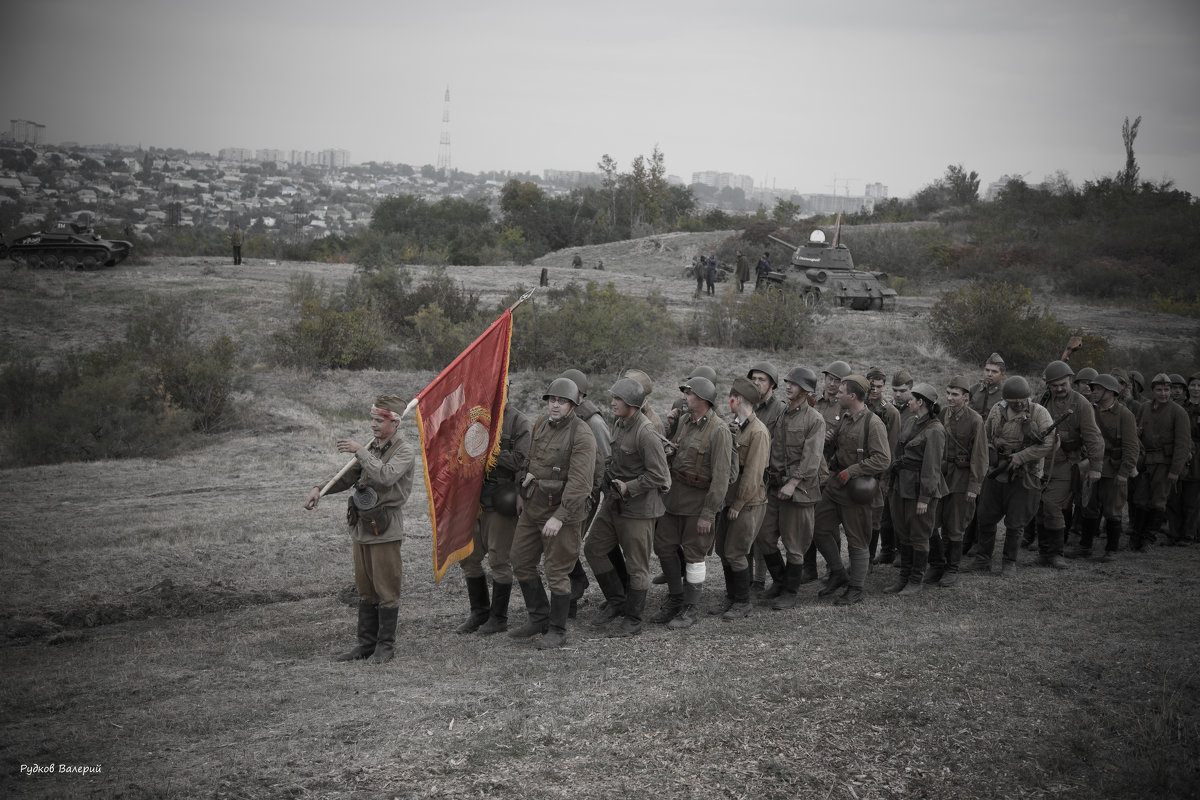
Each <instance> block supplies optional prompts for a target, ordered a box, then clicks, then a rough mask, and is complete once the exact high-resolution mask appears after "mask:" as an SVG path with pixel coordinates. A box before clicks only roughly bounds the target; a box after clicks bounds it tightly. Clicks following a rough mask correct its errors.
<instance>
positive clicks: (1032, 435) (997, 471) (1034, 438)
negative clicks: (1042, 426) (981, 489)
mask: <svg viewBox="0 0 1200 800" xmlns="http://www.w3.org/2000/svg"><path fill="white" fill-rule="evenodd" d="M1074 413H1075V409H1073V408H1068V409H1067V410H1066V411H1065V412H1063V415H1062V416H1061V417H1059V418H1058V419H1056V420H1054V422H1052V423H1050V427H1048V428H1046V430H1044V431H1042V432H1041V433H1038V432H1037V431H1034V430H1030V431H1029V432H1027V433H1026V434H1025V435H1024V436H1023V437H1022V439H1021V449H1022V450H1024V449H1025V448H1026V447H1029V446H1030V445H1035V444H1041V443H1042V442H1044V441H1046V437H1047V436H1049V435H1050V434H1051V433H1053V432H1054V429H1055V428H1057V427H1058V426H1059V425H1062V424H1063V423H1064V422H1066V421H1067V418H1068V417H1070V416H1071V415H1072V414H1074ZM1011 471H1012V458H1010V457H1007V456H1005V457H1003V458H1000V459H999V460H998V461H996V466H994V467H992V468H991V469H989V470H988V472H987V476H986V477H988V478H999V477H1000V476H1001V475H1004V474H1006V473H1009V472H1011Z"/></svg>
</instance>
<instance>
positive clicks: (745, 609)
mask: <svg viewBox="0 0 1200 800" xmlns="http://www.w3.org/2000/svg"><path fill="white" fill-rule="evenodd" d="M729 577H730V579H731V580H732V581H733V604H732V605H731V606H729V610H728V611H726V612H725V613H724V614H722V615H721V619H724V620H735V619H743V618H745V617H748V616H750V615H751V614H752V613H753V611H754V606H753V605H752V604H751V603H750V568H749V567H747V568H746V569H743V570H740V571H731V572H730V573H729Z"/></svg>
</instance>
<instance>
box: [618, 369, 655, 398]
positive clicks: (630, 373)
mask: <svg viewBox="0 0 1200 800" xmlns="http://www.w3.org/2000/svg"><path fill="white" fill-rule="evenodd" d="M625 377H626V378H633V379H634V380H635V381H637V382H638V383H640V384H641V385H642V394H644V395H645V396H646V397H649V396H650V395H651V394H653V392H654V381H652V380H650V376H649V375H647V374H646V373H645V372H642V371H641V370H640V369H627V370H625Z"/></svg>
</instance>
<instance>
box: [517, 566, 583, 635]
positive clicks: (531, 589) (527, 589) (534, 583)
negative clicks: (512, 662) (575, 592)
mask: <svg viewBox="0 0 1200 800" xmlns="http://www.w3.org/2000/svg"><path fill="white" fill-rule="evenodd" d="M520 585H521V595H522V596H523V597H524V598H525V611H526V612H527V613H528V615H529V618H528V619H527V620H526V621H525V624H524V625H522V626H521V627H519V628H517V629H516V630H513V631H509V632H508V635H509V636H511V637H512V638H514V639H528V638H529V637H530V636H537V635H538V634H539V633H545V632H546V631H547V630H549V628H550V601H549V600H547V599H546V589H545V587H544V586H542V579H541V577H540V576H539V577H534V578H533V579H532V580H528V581H520ZM566 597H568V598H569V597H570V595H566ZM568 610H569V609H568Z"/></svg>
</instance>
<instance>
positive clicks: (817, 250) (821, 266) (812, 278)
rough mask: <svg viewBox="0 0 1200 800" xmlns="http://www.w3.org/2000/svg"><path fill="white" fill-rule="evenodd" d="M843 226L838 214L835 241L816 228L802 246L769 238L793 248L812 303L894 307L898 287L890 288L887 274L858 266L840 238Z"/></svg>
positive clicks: (860, 307) (859, 308) (806, 295)
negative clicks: (856, 266)
mask: <svg viewBox="0 0 1200 800" xmlns="http://www.w3.org/2000/svg"><path fill="white" fill-rule="evenodd" d="M841 229H842V215H841V214H838V218H837V224H836V226H835V227H834V231H833V242H832V243H830V242H826V241H825V232H824V231H821V230H816V231H813V232H812V235H811V236H809V237H808V241H807V242H805V243H804V244H802V245H800V246H799V247H797V246H796V245H794V244H792V243H791V242H785V241H784V240H783V239H777V238H776V237H774V236H771V237H769V238H770V239H771V240H772V241H775V242H778V243H779V244H782V245H786V246H787V247H789V248H791V249H792V266H793V267H794V268H795V269H796V270H798V271H799V272H800V275H799V276H797V277H796V279H797V280H798V281H799V283H800V285H801V286H802V287H803V288H804V302H805V303H807V304H808V305H810V306H815V305H817V303H835V304H836V305H839V306H842V307H843V308H852V309H854V310H855V311H868V310H872V309H876V310H881V311H892V310H894V309H895V308H896V290H895V289H890V288H888V286H887V283H886V281H887V277H888V276H887V273H886V272H868V271H867V270H861V269H855V268H854V259H853V258H851V257H850V249H849V248H847V247H846V245H844V244H841V243H840V242H839V241H838V240H839V237H840V234H841ZM790 277H792V276H789V278H790Z"/></svg>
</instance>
